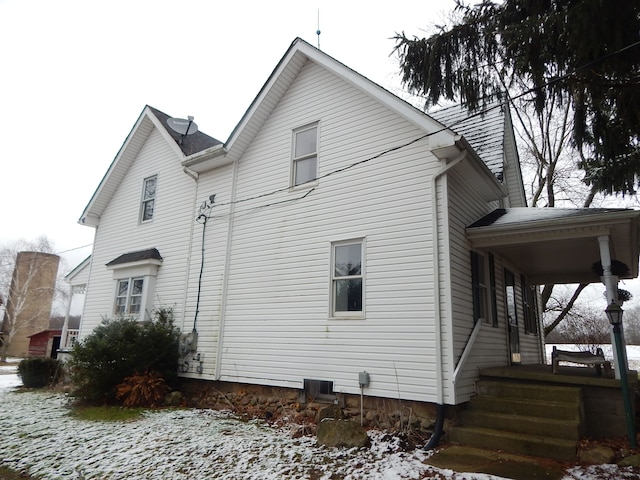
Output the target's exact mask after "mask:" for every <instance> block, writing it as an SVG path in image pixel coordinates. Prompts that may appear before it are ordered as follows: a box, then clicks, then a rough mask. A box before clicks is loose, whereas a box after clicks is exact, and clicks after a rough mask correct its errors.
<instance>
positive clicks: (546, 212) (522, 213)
mask: <svg viewBox="0 0 640 480" xmlns="http://www.w3.org/2000/svg"><path fill="white" fill-rule="evenodd" d="M631 211H632V210H629V209H625V208H555V207H554V208H536V207H521V208H508V209H504V208H498V209H496V210H494V211H493V212H491V213H489V214H488V215H486V216H484V217H482V218H481V219H480V220H478V221H477V222H475V223H473V224H471V225H469V228H478V227H488V226H492V225H496V226H498V225H501V226H508V225H519V224H524V223H529V222H536V221H542V222H548V221H562V220H566V219H570V218H578V217H584V218H588V217H590V216H593V215H602V214H612V213H618V212H631Z"/></svg>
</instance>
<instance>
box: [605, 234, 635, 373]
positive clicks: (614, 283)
mask: <svg viewBox="0 0 640 480" xmlns="http://www.w3.org/2000/svg"><path fill="white" fill-rule="evenodd" d="M598 243H599V244H600V263H602V282H603V283H604V286H605V288H606V291H607V305H609V304H611V303H615V304H617V305H619V304H618V277H616V276H614V275H613V274H612V273H611V252H610V250H609V237H608V236H601V237H598ZM610 336H611V349H612V350H613V358H615V359H617V358H624V362H625V370H628V364H627V352H626V342H625V341H624V329H623V327H622V325H620V338H621V343H622V352H621V353H622V355H621V357H618V352H617V348H616V341H615V337H614V335H613V329H611V332H610ZM615 374H616V378H617V379H618V380H620V367H616V369H615Z"/></svg>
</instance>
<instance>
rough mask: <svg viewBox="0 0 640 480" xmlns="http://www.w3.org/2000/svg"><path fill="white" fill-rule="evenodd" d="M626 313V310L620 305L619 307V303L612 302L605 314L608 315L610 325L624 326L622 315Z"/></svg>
mask: <svg viewBox="0 0 640 480" xmlns="http://www.w3.org/2000/svg"><path fill="white" fill-rule="evenodd" d="M623 312H624V310H622V308H620V305H618V304H617V303H613V302H611V303H610V304H609V306H608V307H607V309H606V310H605V311H604V313H606V314H607V318H608V319H609V323H610V324H611V325H618V326H620V325H621V324H622V313H623Z"/></svg>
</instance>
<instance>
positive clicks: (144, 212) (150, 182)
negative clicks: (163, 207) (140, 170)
mask: <svg viewBox="0 0 640 480" xmlns="http://www.w3.org/2000/svg"><path fill="white" fill-rule="evenodd" d="M157 185H158V176H157V175H154V176H152V177H148V178H145V179H144V182H143V184H142V204H141V206H140V221H141V222H148V221H149V220H153V213H154V211H155V207H156V187H157Z"/></svg>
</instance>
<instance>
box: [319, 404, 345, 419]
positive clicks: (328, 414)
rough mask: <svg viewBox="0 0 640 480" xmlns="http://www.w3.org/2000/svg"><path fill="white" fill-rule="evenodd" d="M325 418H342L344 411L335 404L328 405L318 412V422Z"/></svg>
mask: <svg viewBox="0 0 640 480" xmlns="http://www.w3.org/2000/svg"><path fill="white" fill-rule="evenodd" d="M325 418H333V419H334V420H342V419H343V418H344V413H343V412H342V409H341V408H340V407H338V406H337V405H330V406H328V407H325V408H323V409H322V410H320V411H319V412H318V422H321V421H322V420H324V419H325Z"/></svg>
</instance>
